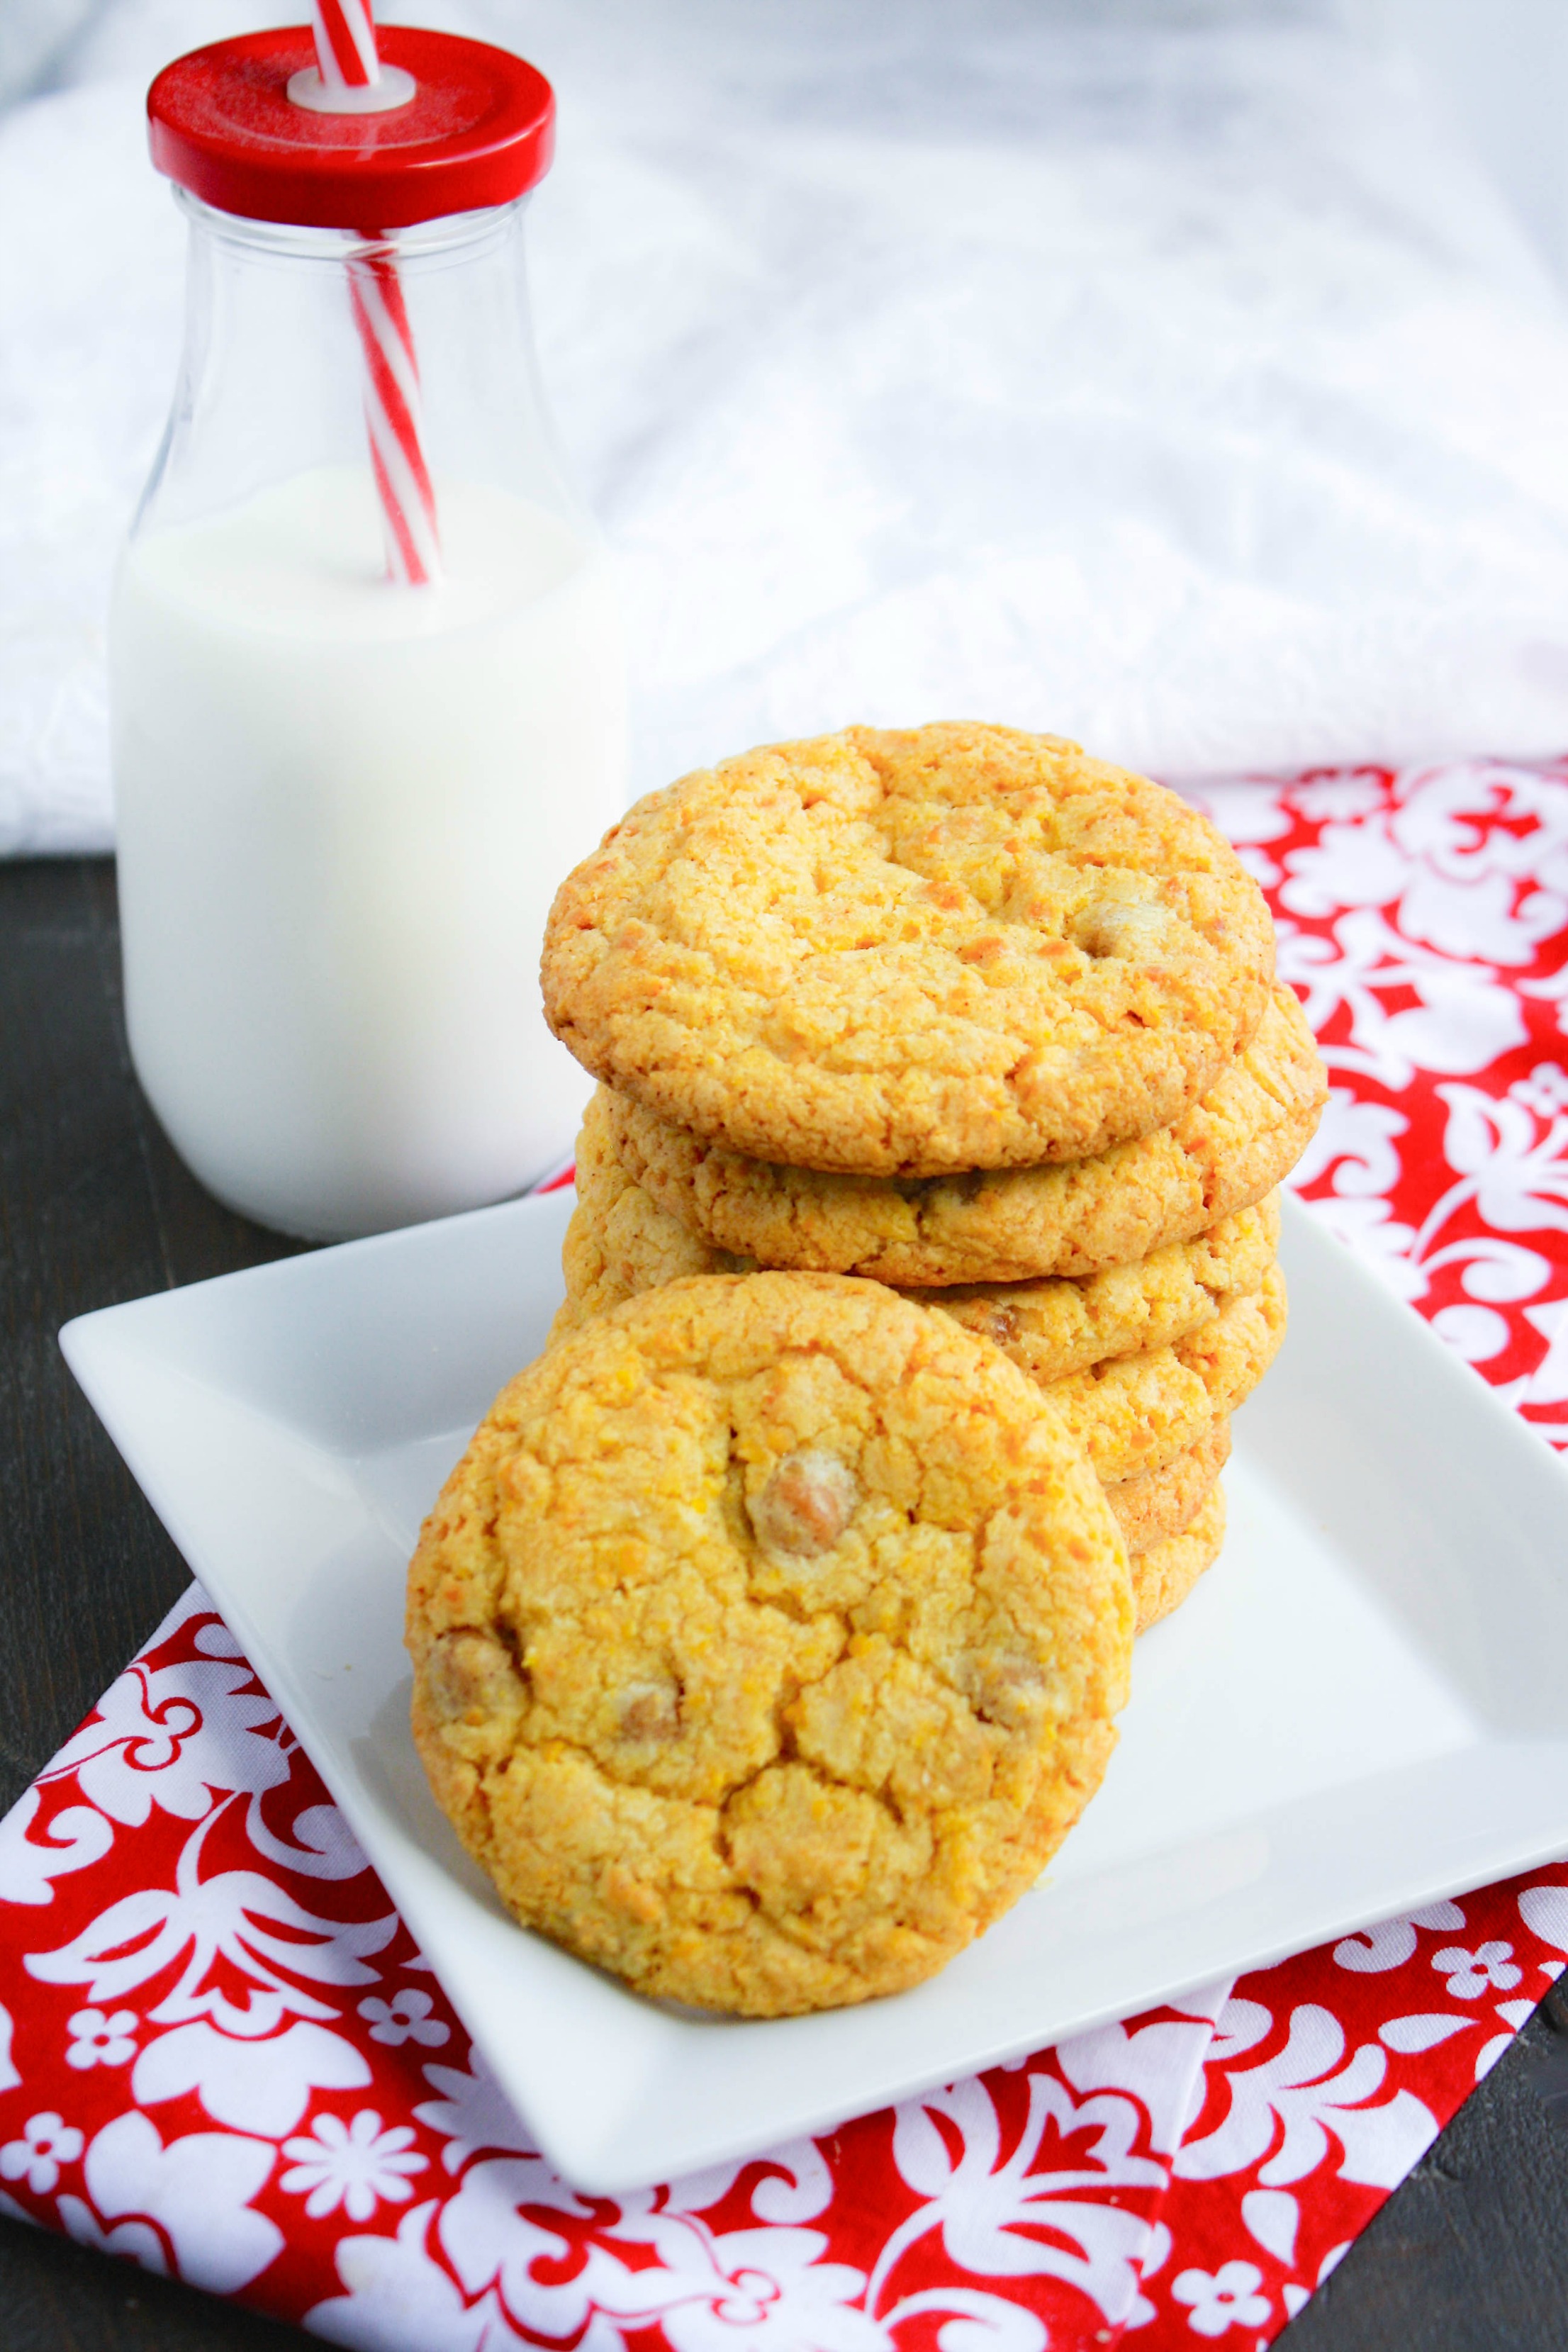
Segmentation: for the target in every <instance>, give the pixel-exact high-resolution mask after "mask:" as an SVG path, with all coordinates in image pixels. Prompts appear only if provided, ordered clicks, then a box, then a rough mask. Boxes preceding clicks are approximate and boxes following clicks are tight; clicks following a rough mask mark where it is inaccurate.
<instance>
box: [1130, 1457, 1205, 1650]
mask: <svg viewBox="0 0 1568 2352" xmlns="http://www.w3.org/2000/svg"><path fill="white" fill-rule="evenodd" d="M1224 1541H1225V1489H1224V1487H1223V1486H1217V1485H1216V1486H1213V1487H1212V1488H1211V1489H1210V1491H1209V1496H1208V1500H1207V1501H1206V1502H1205V1505H1204V1507H1203V1508H1202V1510H1201V1511H1200V1512H1199V1513H1198V1515H1197V1517H1195V1518H1194V1520H1193V1521H1192V1523H1191V1525H1190V1526H1189V1527H1187V1528H1184V1529H1183V1531H1182V1533H1181V1534H1180V1535H1179V1536H1169V1537H1167V1538H1166V1539H1165V1541H1164V1542H1163V1543H1158V1544H1154V1545H1152V1547H1151V1548H1150V1549H1149V1550H1148V1551H1145V1552H1140V1553H1139V1555H1138V1558H1137V1559H1135V1560H1134V1561H1133V1563H1132V1590H1133V1593H1134V1595H1135V1597H1136V1601H1137V1604H1138V1631H1139V1632H1140V1633H1147V1632H1148V1630H1149V1627H1150V1626H1151V1625H1155V1624H1158V1622H1159V1621H1160V1619H1161V1618H1162V1617H1168V1616H1169V1615H1170V1613H1171V1612H1172V1610H1173V1609H1176V1608H1179V1607H1180V1605H1181V1603H1182V1602H1183V1601H1184V1600H1185V1599H1186V1597H1187V1595H1188V1593H1189V1592H1190V1591H1192V1589H1193V1587H1194V1584H1195V1583H1196V1582H1197V1580H1198V1579H1199V1577H1200V1576H1201V1575H1202V1574H1203V1572H1204V1570H1205V1568H1212V1567H1213V1566H1214V1564H1215V1560H1216V1559H1218V1558H1219V1554H1220V1547H1221V1545H1222V1544H1223V1543H1224Z"/></svg>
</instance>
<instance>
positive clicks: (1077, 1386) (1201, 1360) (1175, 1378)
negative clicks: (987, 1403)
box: [1043, 1265, 1286, 1486]
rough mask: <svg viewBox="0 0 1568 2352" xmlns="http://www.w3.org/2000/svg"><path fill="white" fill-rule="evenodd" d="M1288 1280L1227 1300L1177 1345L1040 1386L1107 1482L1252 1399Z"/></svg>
mask: <svg viewBox="0 0 1568 2352" xmlns="http://www.w3.org/2000/svg"><path fill="white" fill-rule="evenodd" d="M1285 1309H1286V1302H1285V1277H1284V1276H1283V1275H1282V1274H1281V1273H1280V1271H1279V1267H1278V1266H1277V1265H1274V1266H1270V1267H1269V1269H1268V1275H1267V1276H1266V1277H1265V1279H1264V1282H1263V1285H1262V1286H1261V1288H1260V1289H1258V1290H1256V1291H1254V1292H1252V1293H1251V1295H1250V1296H1248V1297H1241V1298H1233V1299H1232V1300H1231V1301H1230V1303H1229V1305H1228V1306H1227V1307H1226V1309H1225V1311H1224V1313H1223V1314H1221V1315H1217V1316H1216V1317H1215V1319H1214V1321H1213V1322H1212V1323H1207V1324H1205V1326H1204V1328H1203V1329H1202V1330H1201V1331H1195V1332H1194V1333H1193V1335H1192V1336H1191V1338H1189V1339H1178V1340H1177V1341H1176V1343H1175V1345H1174V1346H1173V1347H1169V1348H1149V1349H1144V1351H1143V1353H1142V1355H1137V1356H1116V1357H1113V1358H1112V1359H1111V1360H1110V1362H1109V1363H1104V1364H1096V1365H1095V1366H1094V1368H1093V1370H1090V1371H1087V1372H1074V1373H1072V1374H1071V1375H1070V1376H1069V1378H1068V1379H1067V1380H1065V1381H1050V1382H1049V1383H1048V1384H1047V1386H1046V1388H1045V1389H1044V1391H1043V1393H1044V1394H1045V1395H1046V1396H1047V1397H1049V1399H1050V1401H1051V1402H1052V1404H1053V1405H1054V1406H1055V1407H1056V1409H1057V1411H1058V1413H1060V1415H1061V1417H1062V1419H1063V1421H1065V1422H1066V1423H1067V1425H1068V1429H1069V1430H1070V1431H1071V1432H1072V1433H1073V1435H1074V1436H1075V1437H1076V1438H1077V1439H1078V1441H1079V1444H1080V1445H1082V1447H1083V1449H1084V1451H1085V1453H1086V1454H1088V1455H1089V1460H1090V1462H1091V1463H1092V1464H1093V1465H1094V1467H1095V1470H1096V1472H1097V1474H1098V1475H1099V1476H1100V1479H1101V1480H1102V1481H1103V1482H1104V1484H1105V1485H1106V1486H1116V1485H1119V1484H1120V1483H1121V1482H1122V1481H1123V1480H1125V1479H1129V1478H1138V1477H1142V1476H1143V1475H1146V1474H1147V1473H1148V1472H1150V1471H1153V1470H1163V1469H1164V1468H1165V1467H1166V1466H1167V1465H1169V1464H1170V1463H1173V1462H1174V1460H1175V1459H1176V1457H1177V1455H1178V1454H1185V1453H1186V1452H1187V1450H1188V1448H1189V1447H1191V1446H1194V1445H1196V1444H1198V1443H1199V1441H1200V1440H1201V1439H1202V1438H1203V1437H1204V1436H1205V1433H1206V1432H1207V1430H1208V1426H1209V1424H1210V1423H1211V1422H1212V1421H1213V1420H1214V1419H1215V1417H1216V1415H1217V1416H1220V1417H1225V1416H1227V1415H1229V1414H1230V1413H1232V1412H1235V1411H1236V1408H1237V1405H1239V1404H1240V1403H1241V1402H1243V1400H1244V1399H1245V1398H1247V1397H1249V1396H1250V1395H1251V1393H1252V1391H1253V1390H1254V1389H1255V1388H1256V1387H1257V1386H1258V1381H1260V1380H1261V1379H1262V1378H1263V1375H1264V1373H1265V1372H1266V1371H1267V1370H1268V1367H1269V1365H1270V1364H1271V1363H1272V1362H1273V1360H1274V1358H1275V1356H1276V1355H1277V1354H1278V1352H1279V1343H1280V1341H1281V1340H1282V1339H1284V1337H1285Z"/></svg>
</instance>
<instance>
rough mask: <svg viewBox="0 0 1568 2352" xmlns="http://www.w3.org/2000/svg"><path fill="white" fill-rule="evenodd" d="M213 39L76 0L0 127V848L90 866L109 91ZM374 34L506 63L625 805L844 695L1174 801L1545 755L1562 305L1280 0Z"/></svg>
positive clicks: (123, 392) (193, 20)
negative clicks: (78, 30)
mask: <svg viewBox="0 0 1568 2352" xmlns="http://www.w3.org/2000/svg"><path fill="white" fill-rule="evenodd" d="M265 13H268V12H267V11H265V10H261V11H253V10H249V9H246V8H243V7H236V6H234V5H230V0H223V5H216V0H205V5H204V0H115V5H110V7H109V8H108V9H107V10H106V11H105V13H104V14H103V15H102V16H100V19H99V20H98V21H97V22H96V24H95V26H93V28H92V29H91V30H90V31H89V34H88V35H87V36H85V37H83V39H82V40H81V41H80V42H79V45H78V47H77V50H76V52H75V53H74V56H73V57H72V58H70V60H69V61H68V67H67V68H66V72H65V79H66V80H67V82H68V85H70V86H68V87H66V88H64V89H61V90H59V91H58V92H57V94H55V95H53V96H51V97H49V98H47V99H46V100H39V101H37V102H35V103H33V104H31V105H28V106H25V107H21V108H18V109H16V110H13V111H12V112H11V113H10V114H9V115H7V116H4V117H0V218H4V219H6V220H8V221H10V222H12V223H16V221H18V220H19V219H24V218H25V219H26V222H27V230H26V234H25V235H22V236H16V235H15V234H13V236H11V238H10V239H9V241H8V242H7V243H6V244H5V247H4V248H0V849H4V850H10V851H13V852H16V851H28V850H40V849H42V850H49V849H56V850H66V849H74V848H84V847H90V846H96V845H104V844H106V843H107V842H108V840H109V838H110V796H109V786H108V775H107V758H106V751H105V733H104V713H103V684H102V622H103V611H104V604H105V599H106V594H107V585H108V579H109V573H110V565H111V562H112V558H113V552H114V549H115V545H116V543H117V541H118V539H119V537H120V535H121V532H122V530H123V529H124V527H125V524H126V522H127V520H128V519H129V515H130V512H131V509H132V506H133V504H134V500H135V497H136V494H137V490H138V488H139V486H140V483H141V480H142V478H143V477H144V475H145V473H146V470H147V468H148V467H149V465H150V463H151V460H152V456H153V447H154V446H155V442H156V438H157V433H158V429H159V425H160V422H161V418H162V414H163V408H164V405H165V404H166V401H167V398H168V394H169V390H170V387H171V385H172V383H173V378H174V366H175V362H176V358H177V345H178V336H179V306H180V279H181V270H182V256H181V249H180V248H181V233H180V231H179V228H178V225H177V222H176V220H175V217H174V210H173V206H172V205H171V204H170V202H169V199H168V195H167V192H166V190H165V189H164V188H163V184H161V183H160V182H159V181H158V180H157V179H156V178H155V176H154V175H153V173H152V171H151V168H150V166H149V165H148V164H147V163H146V162H145V158H144V150H143V145H142V125H141V93H142V87H143V86H144V84H145V81H146V79H147V78H148V77H149V76H150V74H151V73H152V71H153V70H154V69H155V68H156V67H157V66H158V65H159V64H160V63H162V62H163V60H164V59H165V58H167V57H169V56H171V55H173V54H174V52H175V51H176V50H178V49H179V48H181V47H188V46H191V45H193V44H194V43H195V42H197V41H199V40H204V39H210V38H214V37H216V36H218V35H219V34H221V33H224V32H227V31H230V30H233V29H236V28H237V27H238V26H240V25H241V24H243V23H245V22H246V21H247V20H248V21H254V20H255V16H256V15H258V14H265ZM273 13H279V12H276V11H274V12H273ZM283 13H298V12H297V11H285V12H283ZM385 13H386V15H388V16H392V15H394V14H401V13H403V11H401V10H394V9H393V8H391V7H388V8H387V10H386V11H385ZM407 13H408V14H409V15H411V16H417V17H420V18H422V19H423V20H425V21H436V22H442V23H447V24H449V25H452V26H456V27H458V28H459V29H467V30H470V31H473V32H476V33H479V34H481V35H484V36H486V37H490V38H494V39H499V40H501V41H504V42H506V43H507V44H508V45H509V46H511V47H517V48H521V49H522V50H523V51H525V52H526V53H527V54H528V55H530V56H531V57H533V58H535V59H536V61H537V62H538V63H539V64H540V65H541V67H542V68H543V69H544V70H545V71H546V72H547V73H548V74H550V75H551V77H552V79H553V80H554V81H555V83H556V86H557V89H558V93H559V97H560V101H561V148H560V160H559V163H558V165H557V169H556V171H555V173H553V174H552V179H551V180H550V181H549V182H548V183H547V184H546V185H545V188H544V190H543V191H542V194H541V196H540V198H539V199H538V202H537V205H536V211H535V218H534V225H533V238H534V247H533V251H534V283H535V292H536V301H537V308H538V315H539V323H540V330H541V343H542V359H543V365H544V372H545V377H546V381H547V383H548V384H549V386H550V388H551V391H552V395H553V400H554V404H555V406H556V408H557V411H558V414H559V415H560V418H561V422H562V425H563V435H564V438H565V440H566V442H567V445H568V447H569V449H570V452H571V455H572V457H573V458H574V461H575V463H576V466H577V469H578V471H579V474H580V476H581V478H582V479H583V481H584V487H585V488H586V489H587V491H588V493H589V496H590V498H591V499H592V501H593V503H594V505H595V508H596V509H597V511H598V513H599V515H600V518H601V520H603V521H604V523H605V526H606V528H607V530H608V531H609V533H610V535H611V538H612V540H613V541H614V542H615V544H616V546H617V547H618V549H619V550H620V551H621V554H622V557H623V560H624V577H625V586H626V604H627V610H628V618H629V622H630V637H631V645H632V653H633V668H634V684H635V689H636V702H635V712H636V721H637V732H636V747H635V761H634V777H633V782H634V785H635V787H636V789H637V790H639V791H640V790H643V789H646V788H647V786H648V785H650V784H654V783H657V782H662V781H664V780H666V779H667V778H668V777H669V776H672V775H674V774H677V773H679V772H680V771H681V770H682V769H684V768H686V767H689V766H692V765H694V764H696V763H698V762H700V761H704V760H706V759H709V758H711V757H714V756H718V755H721V754H723V753H725V752H727V751H735V750H739V749H742V748H743V747H744V746H746V745H748V744H750V743H752V742H756V741H760V740H767V739H769V738H773V737H779V736H783V735H790V734H799V733H805V732H809V731H812V730H816V729H821V728H829V727H835V726H838V725H842V724H844V723H846V722H847V721H849V720H852V719H870V720H875V721H881V722H894V723H898V722H913V721H917V720H920V719H927V718H932V717H939V716H954V717H957V716H969V717H985V718H994V719H1005V720H1008V721H1012V722H1014V723H1016V724H1020V725H1025V726H1034V727H1045V728H1051V729H1055V730H1060V731H1063V732H1066V733H1069V734H1075V735H1078V736H1079V737H1080V738H1081V739H1082V740H1085V741H1087V742H1088V743H1089V744H1090V745H1091V746H1092V747H1093V748H1094V749H1096V750H1097V751H1102V752H1104V753H1106V754H1108V755H1110V756H1111V757H1116V758H1121V759H1124V760H1126V761H1130V762H1131V763H1132V764H1134V765H1137V766H1142V767H1146V768H1149V769H1152V770H1153V771H1155V772H1159V773H1162V774H1166V775H1175V776H1181V775H1188V774H1193V773H1195V772H1205V771H1211V772H1212V771H1215V770H1218V769H1226V770H1231V771H1235V770H1245V769H1247V768H1249V767H1263V766H1292V765H1301V764H1304V763H1307V762H1310V761H1343V760H1347V759H1356V758H1369V757H1376V756H1383V755H1387V756H1390V757H1406V758H1407V757H1415V756H1422V755H1426V754H1443V753H1451V752H1452V753H1457V752H1463V751H1472V750H1478V749H1482V748H1485V749H1489V750H1493V751H1513V752H1521V753H1524V752H1531V751H1549V750H1557V749H1560V748H1561V747H1562V746H1563V745H1564V744H1568V315H1565V313H1564V311H1563V307H1562V305H1561V303H1560V300H1559V298H1558V297H1557V295H1556V293H1555V292H1554V290H1553V289H1552V287H1551V285H1550V284H1549V282H1548V280H1547V279H1546V278H1545V277H1544V275H1543V274H1542V272H1541V271H1540V270H1539V269H1538V268H1537V267H1536V265H1535V264H1534V262H1533V261H1532V260H1531V257H1530V255H1529V253H1528V252H1527V250H1526V248H1525V247H1524V245H1523V242H1522V240H1521V237H1520V236H1519V235H1518V234H1517V233H1516V232H1515V230H1514V229H1513V228H1512V227H1511V226H1510V223H1509V221H1508V218H1507V216H1506V215H1505V214H1504V212H1503V209H1502V206H1501V205H1500V201H1499V200H1498V199H1497V198H1496V197H1495V196H1494V195H1493V194H1492V193H1491V192H1490V191H1489V188H1488V187H1487V186H1486V185H1485V184H1484V183H1483V182H1482V181H1481V180H1480V178H1479V175H1478V174H1477V173H1475V172H1474V171H1473V170H1472V168H1471V167H1470V166H1469V165H1468V164H1467V163H1466V162H1465V161H1464V159H1463V158H1462V157H1460V156H1458V155H1456V154H1454V153H1452V152H1447V150H1446V148H1445V145H1444V142H1443V139H1442V136H1441V134H1440V133H1439V132H1438V131H1436V129H1435V128H1434V127H1433V126H1432V124H1431V123H1430V122H1429V121H1427V120H1426V117H1425V116H1424V115H1423V114H1422V112H1421V111H1420V109H1419V107H1418V105H1417V103H1416V101H1415V99H1414V98H1413V97H1411V96H1410V95H1409V94H1408V93H1407V92H1406V91H1405V89H1404V88H1403V86H1402V84H1401V83H1400V82H1399V80H1398V79H1397V77H1396V76H1395V75H1394V73H1393V72H1392V71H1391V70H1389V69H1386V68H1384V67H1383V66H1382V65H1381V64H1380V63H1379V62H1378V60H1377V58H1375V57H1374V56H1373V54H1372V53H1370V52H1369V51H1367V50H1365V49H1363V48H1362V47H1358V45H1357V44H1356V42H1355V41H1354V40H1352V37H1350V36H1349V35H1348V34H1347V33H1345V32H1344V31H1343V30H1342V29H1341V28H1340V27H1339V26H1338V24H1337V22H1336V20H1335V19H1334V17H1333V16H1331V14H1330V13H1329V8H1328V0H1323V5H1321V6H1319V5H1313V0H1298V5H1284V0H1275V5H1268V0H1256V5H1252V6H1250V7H1248V6H1245V5H1220V0H1214V5H1182V0H1163V5H1157V6H1153V5H1150V6H1138V5H1130V0H1099V5H1096V6H1094V7H1092V8H1090V7H1086V6H1068V5H1058V6H1052V5H1047V0H964V5H963V6H953V5H951V0H855V5H844V0H661V5H658V7H649V6H647V0H464V5H413V6H411V7H410V8H409V9H408V11H407Z"/></svg>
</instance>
